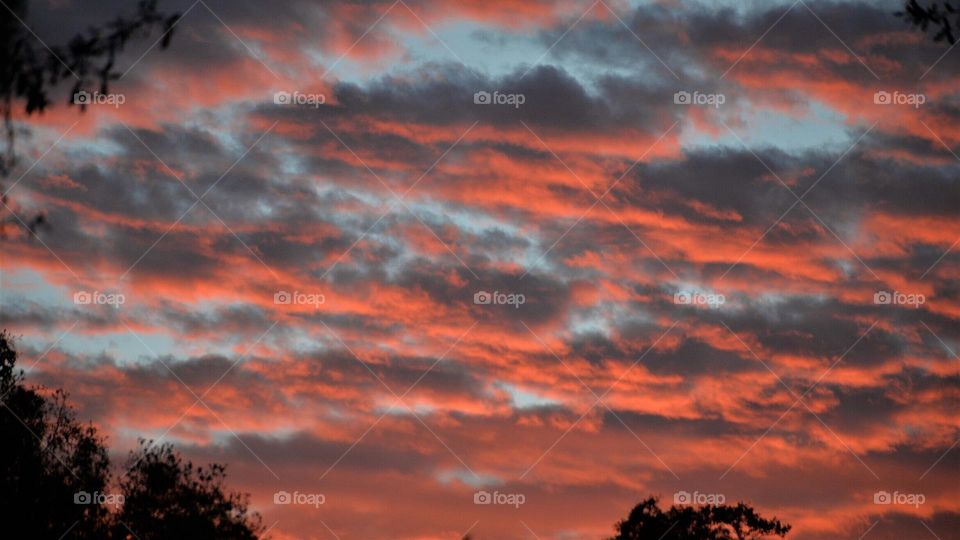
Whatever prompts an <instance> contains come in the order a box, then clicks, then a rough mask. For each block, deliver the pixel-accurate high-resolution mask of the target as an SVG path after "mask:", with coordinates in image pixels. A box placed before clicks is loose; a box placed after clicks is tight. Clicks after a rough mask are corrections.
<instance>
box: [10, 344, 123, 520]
mask: <svg viewBox="0 0 960 540" xmlns="http://www.w3.org/2000/svg"><path fill="white" fill-rule="evenodd" d="M16 361H17V353H16V350H15V349H14V348H13V344H12V343H11V339H10V336H9V335H8V334H6V333H0V441H3V443H2V444H0V482H2V489H0V522H2V523H3V524H4V528H5V529H6V531H5V533H9V536H8V535H7V534H4V535H3V536H5V537H9V538H41V539H43V538H53V539H57V538H60V537H61V535H63V534H64V532H65V531H67V530H68V529H70V527H71V526H73V528H72V530H71V533H72V535H73V537H74V538H102V537H103V534H102V533H103V532H104V525H105V520H106V517H107V516H106V509H104V508H103V507H101V506H99V505H78V504H74V494H75V493H78V492H81V491H85V492H89V493H92V492H103V491H104V489H105V488H106V486H107V484H108V480H109V472H108V471H109V469H108V468H109V460H108V457H107V452H106V449H105V448H104V446H103V442H102V440H101V439H100V437H99V436H98V435H97V432H96V430H95V429H94V428H93V427H92V426H82V425H80V424H79V423H78V422H77V420H76V418H75V416H74V414H73V412H72V411H71V410H70V409H69V407H68V406H67V403H66V394H64V393H63V392H62V391H57V392H55V393H54V394H53V395H52V396H51V397H49V398H47V397H44V396H42V395H41V394H40V393H38V392H37V391H36V390H34V389H29V388H26V387H24V386H23V384H22V380H23V372H22V371H17V368H16ZM74 524H75V525H74Z"/></svg>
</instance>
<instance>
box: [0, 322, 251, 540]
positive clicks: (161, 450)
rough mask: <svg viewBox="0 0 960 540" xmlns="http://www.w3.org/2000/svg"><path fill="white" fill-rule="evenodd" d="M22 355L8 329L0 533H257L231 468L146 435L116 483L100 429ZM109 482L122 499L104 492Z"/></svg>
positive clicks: (1, 389)
mask: <svg viewBox="0 0 960 540" xmlns="http://www.w3.org/2000/svg"><path fill="white" fill-rule="evenodd" d="M17 359H18V355H17V351H16V349H15V348H14V344H13V341H12V339H11V337H10V335H9V334H7V333H6V332H0V538H18V539H19V538H30V539H36V540H47V539H50V540H60V539H62V538H64V537H65V535H66V534H67V533H69V537H70V538H76V539H83V540H86V539H91V540H93V539H96V540H104V539H118V540H121V539H122V540H136V539H139V540H168V539H169V540H174V539H176V540H194V539H196V540H200V539H209V538H217V539H221V538H222V539H226V540H256V539H257V538H259V535H260V534H261V532H262V530H263V528H262V526H261V524H260V516H259V515H258V514H251V513H249V512H248V510H247V496H245V495H241V494H238V493H232V492H228V491H226V490H225V488H224V485H223V481H224V478H225V477H226V473H225V470H226V469H225V467H224V466H223V465H219V464H212V465H210V466H209V467H206V468H200V467H196V468H195V467H194V466H193V464H192V463H190V462H186V463H184V461H183V459H182V458H181V457H180V456H179V454H177V452H176V451H175V450H174V449H173V447H172V446H170V445H161V446H154V445H151V444H148V443H147V442H146V441H141V444H140V448H139V449H138V450H137V451H136V452H132V453H131V456H130V463H129V464H128V467H127V474H126V475H124V476H123V477H122V478H121V479H120V480H119V481H118V482H116V483H114V482H111V475H110V460H109V457H108V454H107V449H106V446H105V444H104V441H103V438H102V437H100V435H99V434H98V433H97V430H96V429H95V428H94V427H93V426H92V425H86V426H85V425H81V424H80V423H79V422H78V421H77V419H76V414H75V413H74V411H73V410H72V409H71V408H70V407H69V405H68V403H67V395H66V394H65V393H64V392H63V391H62V390H56V391H55V392H52V393H51V394H50V395H49V396H45V395H44V394H43V392H42V390H43V389H37V388H27V387H26V386H25V385H24V384H23V379H24V375H23V371H22V370H18V369H17V366H16V364H17ZM111 485H118V487H119V493H118V494H116V495H122V496H123V498H122V499H121V498H120V497H116V496H115V495H114V494H111V495H114V497H115V498H113V499H105V498H103V497H101V495H104V494H106V492H108V491H110V486H111ZM111 502H114V503H117V504H118V505H119V504H122V506H120V508H119V509H117V508H114V507H112V506H109V505H108V504H106V503H111Z"/></svg>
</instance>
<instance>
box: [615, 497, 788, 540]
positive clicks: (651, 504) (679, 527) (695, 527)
mask: <svg viewBox="0 0 960 540" xmlns="http://www.w3.org/2000/svg"><path fill="white" fill-rule="evenodd" d="M615 529H616V531H617V535H616V536H613V537H610V538H609V539H608V540H731V539H734V538H735V539H737V540H752V539H756V538H763V537H765V536H781V537H782V536H786V534H787V533H788V532H789V531H790V525H786V524H784V523H781V522H780V521H779V520H777V519H776V518H773V519H765V518H762V517H760V516H759V515H757V513H756V511H754V509H753V508H751V507H749V506H747V505H745V504H743V503H738V504H737V505H736V506H727V505H703V506H672V507H670V509H669V510H667V511H663V510H661V509H660V508H659V507H658V506H657V499H656V498H655V497H650V498H649V499H646V500H644V501H642V502H641V503H640V504H638V505H636V506H635V507H633V510H631V511H630V514H629V515H628V516H627V519H625V520H622V521H620V522H618V523H617V524H616V525H615Z"/></svg>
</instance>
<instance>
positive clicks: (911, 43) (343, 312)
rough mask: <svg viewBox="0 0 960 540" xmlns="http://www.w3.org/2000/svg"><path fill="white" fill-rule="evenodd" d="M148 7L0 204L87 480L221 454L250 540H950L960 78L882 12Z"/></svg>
mask: <svg viewBox="0 0 960 540" xmlns="http://www.w3.org/2000/svg"><path fill="white" fill-rule="evenodd" d="M130 4H131V3H130V2H121V1H119V0H104V1H97V2H85V1H81V0H45V1H42V0H34V1H33V2H31V5H30V12H29V14H28V16H27V17H26V18H25V19H24V21H23V22H24V24H25V25H27V26H28V27H29V28H30V30H31V32H32V33H34V34H35V37H36V39H37V40H38V41H39V42H42V43H44V44H50V45H55V44H62V43H64V42H66V41H67V39H68V38H69V36H71V35H73V34H74V33H76V32H80V31H83V30H84V29H86V28H88V27H90V26H94V25H99V24H102V23H103V22H104V21H108V20H111V19H112V18H114V17H115V16H116V15H118V14H122V13H128V14H129V13H130V10H131V5H130ZM160 7H161V9H163V10H166V11H169V12H177V13H180V14H181V15H182V17H181V18H180V19H179V20H178V22H177V24H176V26H175V30H174V37H173V40H172V43H171V45H170V47H169V48H168V49H165V50H162V49H161V47H159V46H158V45H157V43H156V39H157V37H158V36H156V35H153V36H149V37H143V38H140V39H137V40H134V41H133V42H131V44H130V45H129V46H128V47H127V49H126V50H125V51H124V53H123V54H122V55H121V56H120V58H118V61H117V70H118V72H119V73H120V74H121V75H120V77H119V79H118V80H117V81H115V83H114V84H112V85H111V86H110V88H109V92H108V93H107V94H101V95H96V94H93V95H91V96H90V102H89V103H90V105H89V106H88V107H87V108H86V110H85V112H83V113H81V112H80V111H79V108H78V107H69V106H66V105H65V102H66V101H68V100H69V99H70V95H69V92H70V89H69V87H64V88H61V89H59V91H60V94H62V96H61V97H62V99H61V97H58V98H57V99H56V100H55V105H54V106H53V107H52V108H50V109H48V110H47V111H46V112H45V113H44V114H43V115H41V116H31V117H29V118H24V117H22V116H21V117H19V118H18V120H19V121H21V122H22V124H21V126H22V128H23V129H24V130H25V134H24V135H21V136H20V137H19V138H18V141H17V144H18V149H19V151H20V152H21V154H22V155H21V160H20V165H19V167H18V168H17V169H15V170H14V171H13V172H12V173H11V174H10V175H9V177H8V178H6V179H4V182H3V188H4V190H6V191H7V193H8V195H9V197H10V201H11V202H10V203H9V204H10V206H9V207H8V208H5V209H4V212H5V215H7V216H8V218H9V219H14V220H15V219H21V218H22V219H23V220H26V219H27V218H28V217H29V216H30V215H32V214H33V213H35V212H43V213H44V214H45V215H46V217H47V220H48V221H49V223H50V226H49V227H47V228H43V229H41V230H40V231H38V233H37V234H35V235H34V234H31V233H29V232H26V231H24V230H22V229H19V230H18V229H16V227H12V228H10V230H8V231H7V234H8V236H7V238H5V239H4V240H3V242H4V249H3V250H2V252H0V325H2V327H4V328H6V329H7V330H9V331H10V332H11V333H12V334H14V335H15V336H17V344H18V347H19V350H20V351H21V354H22V359H21V365H22V366H23V367H24V368H25V369H27V373H28V378H27V380H28V382H31V383H34V384H42V385H45V386H47V387H49V388H58V387H62V388H64V389H66V390H67V391H68V392H69V393H70V396H71V401H72V403H73V404H74V405H75V406H76V409H77V413H78V416H79V417H80V418H83V419H89V420H90V421H92V422H93V423H94V424H95V425H96V426H97V428H98V429H99V430H100V432H101V433H102V434H104V435H105V436H106V438H107V442H108V444H109V445H110V448H111V455H112V456H113V460H114V463H115V464H116V465H117V467H118V469H117V472H118V474H120V473H122V472H123V471H122V470H121V464H122V462H123V460H124V457H125V456H126V454H127V452H128V451H129V450H130V449H132V448H134V447H135V446H136V444H137V439H138V438H148V439H155V440H161V441H166V442H172V443H174V444H175V445H176V447H177V448H178V449H179V450H180V451H181V452H183V454H184V455H185V456H186V457H188V458H189V459H192V460H194V461H195V462H200V463H207V462H212V461H215V462H223V463H227V464H228V483H229V485H230V486H231V487H232V488H234V489H236V490H240V491H244V492H248V493H250V494H251V507H252V508H253V509H254V510H256V511H257V512H260V513H261V515H262V516H263V521H264V525H265V526H267V527H269V528H270V531H269V534H270V536H271V537H272V538H275V539H277V540H289V539H342V540H349V539H375V538H392V539H410V540H427V539H459V538H461V537H463V536H464V535H465V534H467V533H469V534H470V535H471V536H472V537H473V538H474V539H475V540H484V539H506V540H513V539H544V540H546V539H579V538H593V539H600V538H603V537H604V536H606V535H610V534H612V533H613V526H614V523H615V522H616V521H617V520H618V519H621V518H623V517H625V516H626V515H627V513H628V512H629V510H630V508H632V506H633V505H634V504H636V503H638V502H639V501H640V500H642V499H644V498H646V497H647V496H650V495H653V496H658V497H660V500H661V504H663V505H669V504H673V503H674V502H677V503H679V504H690V503H702V502H705V501H720V502H723V501H725V502H727V503H735V502H737V501H743V502H746V503H748V504H750V505H752V506H754V507H755V508H756V509H757V510H758V511H759V512H761V514H763V515H765V516H776V517H777V518H779V519H781V520H783V521H785V522H788V523H790V524H791V525H792V526H793V531H792V532H791V533H790V535H789V536H788V538H793V539H796V540H819V539H835V538H852V539H867V540H880V539H894V538H919V539H922V538H930V539H934V538H940V539H948V538H960V482H958V480H960V450H958V449H957V445H958V440H960V439H958V436H960V430H958V412H957V411H958V407H957V406H958V402H960V387H958V382H960V371H958V370H960V359H958V357H957V351H958V348H960V342H958V337H960V326H958V319H960V300H958V294H957V293H958V290H960V286H958V283H957V276H958V275H960V247H958V246H957V242H958V240H960V213H958V209H960V185H958V179H960V174H958V173H960V156H958V152H960V123H958V119H960V94H958V90H960V85H958V84H957V82H958V77H960V52H956V51H953V48H952V47H950V46H949V44H946V43H943V42H941V43H935V42H933V40H932V39H931V36H930V35H924V34H923V33H922V32H919V31H917V30H914V29H911V28H910V27H909V26H908V25H907V24H906V23H905V22H904V21H903V20H902V19H899V18H897V17H896V16H894V12H895V11H897V9H898V8H900V7H901V3H900V2H883V1H876V2H863V3H860V2H844V1H837V2H828V1H824V0H796V1H795V2H791V1H784V2H780V1H771V2H760V1H757V2H734V1H691V2H680V1H670V0H664V1H642V2H627V1H616V0H596V1H593V2H592V3H591V0H586V1H584V0H580V1H573V0H569V1H568V0H559V1H553V2H546V1H543V0H483V1H480V0H462V1H458V2H444V1H439V0H396V1H390V0H369V1H359V0H332V1H329V2H315V1H307V0H284V1H277V2H270V3H263V2H255V1H253V0H236V1H226V0H197V1H191V0H183V1H180V0H176V1H175V0H163V1H161V3H160ZM10 212H14V213H15V214H16V216H17V217H16V218H13V217H12V216H9V214H10ZM9 219H8V221H9ZM951 276H952V277H951Z"/></svg>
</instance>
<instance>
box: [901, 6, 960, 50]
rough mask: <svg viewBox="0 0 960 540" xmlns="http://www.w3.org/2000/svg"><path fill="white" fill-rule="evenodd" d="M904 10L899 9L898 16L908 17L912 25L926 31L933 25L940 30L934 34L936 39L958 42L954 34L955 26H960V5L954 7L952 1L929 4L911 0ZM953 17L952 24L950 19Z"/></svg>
mask: <svg viewBox="0 0 960 540" xmlns="http://www.w3.org/2000/svg"><path fill="white" fill-rule="evenodd" d="M903 9H904V11H898V12H897V13H896V15H897V17H903V18H905V19H907V22H909V23H910V24H911V25H913V26H916V27H919V28H920V30H922V31H924V32H926V31H927V28H929V27H930V26H931V25H932V26H933V27H934V28H935V29H936V28H939V31H938V32H937V33H936V34H934V36H933V40H934V41H937V42H939V41H943V40H947V42H948V43H950V45H954V44H956V43H957V38H956V36H955V35H954V26H958V27H960V6H958V7H954V6H953V4H952V3H951V2H949V1H948V2H943V5H942V6H941V4H940V2H932V3H931V4H929V5H927V6H923V5H921V4H920V3H919V2H917V0H909V1H908V2H907V3H906V5H905V6H904V8H903ZM951 18H952V19H953V23H952V24H951V22H950V19H951Z"/></svg>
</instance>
